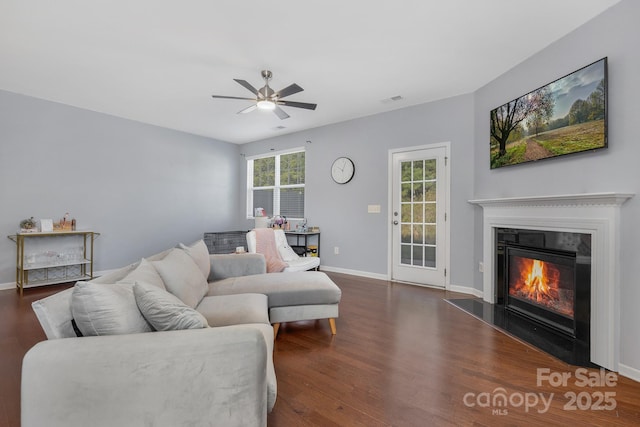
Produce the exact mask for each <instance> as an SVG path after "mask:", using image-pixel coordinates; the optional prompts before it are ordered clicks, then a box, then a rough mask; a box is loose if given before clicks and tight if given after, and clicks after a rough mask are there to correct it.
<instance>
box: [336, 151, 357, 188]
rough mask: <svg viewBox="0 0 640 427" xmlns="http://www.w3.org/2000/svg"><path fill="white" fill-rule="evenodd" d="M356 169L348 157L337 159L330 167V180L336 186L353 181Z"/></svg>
mask: <svg viewBox="0 0 640 427" xmlns="http://www.w3.org/2000/svg"><path fill="white" fill-rule="evenodd" d="M355 173H356V167H355V165H354V164H353V161H352V160H351V159H350V158H348V157H338V158H337V159H336V160H335V161H334V162H333V165H331V178H333V180H334V181H335V182H337V183H338V184H346V183H347V182H349V181H351V179H353V175H354V174H355Z"/></svg>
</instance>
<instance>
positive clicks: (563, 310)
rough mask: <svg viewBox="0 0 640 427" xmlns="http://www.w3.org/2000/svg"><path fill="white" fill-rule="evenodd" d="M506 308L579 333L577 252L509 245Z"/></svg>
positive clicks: (561, 328) (561, 329)
mask: <svg viewBox="0 0 640 427" xmlns="http://www.w3.org/2000/svg"><path fill="white" fill-rule="evenodd" d="M505 258H506V260H507V265H506V267H507V274H506V278H507V280H505V286H506V289H505V295H506V302H505V307H506V308H507V309H508V310H512V311H515V312H516V313H520V314H523V315H526V316H529V317H531V318H532V319H535V320H538V321H540V322H543V323H546V324H548V325H550V326H552V327H554V328H556V329H558V330H560V331H563V332H566V333H568V334H570V335H572V336H575V333H574V332H575V325H574V312H575V296H576V274H575V269H576V257H575V254H570V253H559V252H542V251H539V250H531V249H525V248H519V247H514V246H507V251H506V257H505Z"/></svg>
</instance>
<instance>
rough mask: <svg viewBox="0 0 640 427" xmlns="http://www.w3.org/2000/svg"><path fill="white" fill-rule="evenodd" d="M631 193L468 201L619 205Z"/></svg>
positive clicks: (479, 202) (506, 204) (512, 204)
mask: <svg viewBox="0 0 640 427" xmlns="http://www.w3.org/2000/svg"><path fill="white" fill-rule="evenodd" d="M633 196H634V194H633V193H584V194H565V195H555V196H530V197H505V198H499V199H477V200H469V203H472V204H474V205H479V206H482V207H490V206H496V207H498V206H504V207H514V206H523V207H524V206H583V205H594V206H597V205H602V206H610V205H613V206H619V205H622V204H623V203H624V202H626V201H627V200H628V199H630V198H631V197H633Z"/></svg>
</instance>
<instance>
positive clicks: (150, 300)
mask: <svg viewBox="0 0 640 427" xmlns="http://www.w3.org/2000/svg"><path fill="white" fill-rule="evenodd" d="M133 294H134V295H135V299H136V303H137V304H138V308H139V309H140V312H141V313H142V315H143V316H144V317H145V319H147V321H148V322H149V323H150V324H151V325H152V326H153V327H154V328H155V329H156V330H157V331H174V330H179V329H201V328H207V327H208V326H209V325H208V324H207V319H205V318H204V316H203V315H202V314H200V313H198V312H197V311H196V310H194V309H193V308H191V307H189V306H187V305H185V304H184V303H183V302H182V301H180V300H179V299H178V298H177V297H176V296H175V295H171V294H170V293H169V292H167V291H164V290H162V289H159V288H157V287H155V286H153V285H149V284H147V283H144V282H136V284H135V285H133Z"/></svg>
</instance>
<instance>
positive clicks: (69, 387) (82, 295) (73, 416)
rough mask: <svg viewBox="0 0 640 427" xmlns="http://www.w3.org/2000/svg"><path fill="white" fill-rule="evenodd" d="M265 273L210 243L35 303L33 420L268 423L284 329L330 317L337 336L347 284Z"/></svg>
mask: <svg viewBox="0 0 640 427" xmlns="http://www.w3.org/2000/svg"><path fill="white" fill-rule="evenodd" d="M194 266H195V267H194ZM196 269H197V270H196ZM197 271H199V273H198V274H199V275H198V274H196V272H197ZM265 271H266V270H265V261H264V258H263V257H262V256H261V255H259V254H241V255H209V254H208V252H207V251H206V246H205V245H204V243H203V242H202V241H200V242H196V243H195V244H193V245H190V246H185V245H180V247H178V248H172V249H169V250H167V251H164V252H162V253H159V254H156V255H154V256H151V257H148V258H145V259H143V260H141V261H139V262H137V263H135V264H132V265H129V266H127V267H123V268H121V269H118V270H116V271H114V272H111V273H109V274H106V275H104V276H102V277H99V278H97V279H94V280H92V281H91V282H88V283H86V284H82V283H78V284H77V285H76V286H75V287H74V288H71V289H68V290H65V291H62V292H59V293H57V294H54V295H52V296H50V297H47V298H44V299H42V300H39V301H36V302H34V303H33V308H34V311H35V313H36V315H37V317H38V320H39V321H40V323H41V325H42V327H43V329H44V331H45V334H46V336H47V338H48V340H47V341H43V342H40V343H38V344H37V345H36V346H34V347H33V348H32V349H31V350H29V352H28V353H27V354H26V355H25V358H24V361H23V369H22V390H21V393H22V402H21V405H22V406H21V413H22V425H23V426H24V427H30V426H42V425H47V426H53V427H55V426H86V425H92V426H94V427H95V426H113V425H153V426H175V425H225V426H254V425H255V426H263V425H266V416H267V413H268V412H270V411H271V409H272V408H273V406H274V404H275V400H276V394H277V383H276V376H275V371H274V367H273V358H272V356H273V345H274V337H275V336H274V331H275V333H276V334H277V330H278V325H279V324H280V323H281V322H291V321H297V320H308V319H322V318H328V319H331V321H330V324H331V330H332V333H335V320H334V319H335V318H337V317H338V304H339V302H340V297H341V291H340V289H339V288H338V287H337V286H336V285H335V284H334V283H333V282H332V281H331V280H330V279H329V278H328V276H326V275H325V274H324V273H321V272H299V273H272V274H267V273H266V272H265ZM207 273H208V274H207ZM204 277H206V279H204ZM114 290H117V292H116V294H117V295H116V298H115V299H114V298H113V296H112V295H111V294H109V292H113V291H114ZM105 292H107V296H104V293H105ZM156 294H157V295H161V296H162V297H164V296H166V297H167V298H166V299H164V300H163V299H162V298H160V303H157V301H156V300H155V299H154V298H156ZM176 297H177V298H176ZM142 298H146V300H145V301H144V303H143V301H142ZM171 298H172V299H171ZM174 300H175V301H174ZM131 301H133V302H134V304H133V307H134V308H131V307H130V306H131V304H132V303H131ZM148 302H150V304H147V303H148ZM136 303H137V307H138V311H137V312H136V309H135V304H136ZM122 305H127V306H128V308H127V310H129V313H128V314H127V315H122V314H121V312H122V311H123V309H122V308H121V306H122ZM158 307H160V308H158ZM167 307H168V308H167ZM176 307H177V308H176ZM110 309H111V310H112V311H113V312H116V313H117V314H118V315H117V316H113V315H112V313H109V310H110ZM154 310H155V311H154ZM125 311H126V310H125ZM174 311H175V313H177V314H173V313H174ZM167 313H172V314H171V315H170V316H169V315H167ZM110 315H111V318H109V316H110ZM139 316H141V317H139ZM105 317H106V321H105ZM134 317H135V318H136V319H134V320H136V321H137V322H138V323H137V324H136V323H135V322H134V321H133V320H131V319H133V318H134ZM140 318H142V319H144V321H143V322H140V320H139V319H140ZM272 324H273V326H272ZM176 325H179V327H181V328H182V327H186V328H193V329H183V330H165V329H174V328H175V327H176ZM141 328H142V329H141ZM153 330H155V332H151V331H153ZM79 334H80V335H85V336H82V337H79V336H78V335H79ZM86 335H93V336H86Z"/></svg>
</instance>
